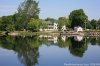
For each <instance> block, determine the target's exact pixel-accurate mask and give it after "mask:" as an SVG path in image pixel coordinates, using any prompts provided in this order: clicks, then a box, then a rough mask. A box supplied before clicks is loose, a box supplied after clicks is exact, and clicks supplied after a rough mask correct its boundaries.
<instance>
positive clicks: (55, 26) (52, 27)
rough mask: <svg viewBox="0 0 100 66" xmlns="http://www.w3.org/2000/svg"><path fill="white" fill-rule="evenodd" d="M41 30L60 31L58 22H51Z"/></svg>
mask: <svg viewBox="0 0 100 66" xmlns="http://www.w3.org/2000/svg"><path fill="white" fill-rule="evenodd" d="M39 31H41V32H42V31H44V32H55V31H58V23H53V22H49V23H48V27H47V28H40V29H39Z"/></svg>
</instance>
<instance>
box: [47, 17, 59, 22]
mask: <svg viewBox="0 0 100 66" xmlns="http://www.w3.org/2000/svg"><path fill="white" fill-rule="evenodd" d="M45 21H50V22H57V20H56V19H54V18H50V17H48V18H46V19H45Z"/></svg>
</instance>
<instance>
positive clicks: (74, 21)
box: [69, 9, 88, 28]
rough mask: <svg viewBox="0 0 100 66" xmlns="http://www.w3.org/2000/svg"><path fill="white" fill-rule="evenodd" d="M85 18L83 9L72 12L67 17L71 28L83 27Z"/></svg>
mask: <svg viewBox="0 0 100 66" xmlns="http://www.w3.org/2000/svg"><path fill="white" fill-rule="evenodd" d="M87 18H88V17H87V16H86V14H85V13H84V11H83V9H78V10H74V11H72V12H71V13H70V15H69V20H70V21H71V28H74V27H75V26H81V27H82V26H83V24H84V22H85V21H86V20H87Z"/></svg>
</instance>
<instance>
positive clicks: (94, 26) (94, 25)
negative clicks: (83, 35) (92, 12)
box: [91, 19, 97, 29]
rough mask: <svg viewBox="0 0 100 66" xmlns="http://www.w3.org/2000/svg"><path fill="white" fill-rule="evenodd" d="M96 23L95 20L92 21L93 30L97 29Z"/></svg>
mask: <svg viewBox="0 0 100 66" xmlns="http://www.w3.org/2000/svg"><path fill="white" fill-rule="evenodd" d="M96 23H97V21H96V20H95V19H93V20H91V25H92V28H93V29H96Z"/></svg>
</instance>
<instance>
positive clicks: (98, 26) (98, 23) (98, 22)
mask: <svg viewBox="0 0 100 66" xmlns="http://www.w3.org/2000/svg"><path fill="white" fill-rule="evenodd" d="M97 29H100V19H99V20H98V21H97Z"/></svg>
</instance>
